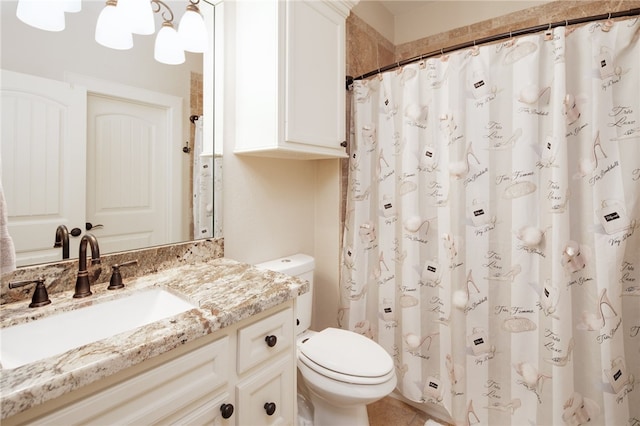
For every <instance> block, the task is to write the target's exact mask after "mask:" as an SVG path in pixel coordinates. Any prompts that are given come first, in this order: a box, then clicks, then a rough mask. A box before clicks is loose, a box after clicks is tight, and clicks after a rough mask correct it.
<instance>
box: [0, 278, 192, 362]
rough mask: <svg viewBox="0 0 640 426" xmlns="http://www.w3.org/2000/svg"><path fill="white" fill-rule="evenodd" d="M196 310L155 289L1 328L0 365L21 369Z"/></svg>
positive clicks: (182, 301)
mask: <svg viewBox="0 0 640 426" xmlns="http://www.w3.org/2000/svg"><path fill="white" fill-rule="evenodd" d="M195 307H196V306H194V305H192V304H191V303H189V302H187V301H185V300H183V299H181V298H180V297H178V296H175V295H173V294H171V293H170V292H168V291H166V290H163V289H157V288H154V289H150V290H141V291H139V292H136V293H133V294H132V295H130V296H126V297H123V298H120V299H115V300H110V301H108V302H103V303H96V304H95V305H91V306H87V307H83V308H78V309H76V310H73V311H69V312H64V313H61V314H57V315H52V316H49V317H45V318H42V319H39V320H36V321H32V322H28V323H25V324H19V325H14V326H12V327H7V328H3V329H1V330H0V363H1V364H2V368H4V369H12V368H16V367H20V366H21V365H25V364H29V363H32V362H35V361H38V360H41V359H44V358H48V357H50V356H53V355H58V354H62V353H64V352H67V351H68V350H70V349H73V348H78V347H80V346H83V345H86V344H88V343H92V342H97V341H98V340H102V339H105V338H108V337H111V336H115V335H116V334H118V333H122V332H124V331H127V330H133V329H134V328H137V327H140V326H143V325H147V324H151V323H152V322H155V321H158V320H161V319H163V318H168V317H171V316H173V315H176V314H179V313H181V312H185V311H188V310H190V309H193V308H195Z"/></svg>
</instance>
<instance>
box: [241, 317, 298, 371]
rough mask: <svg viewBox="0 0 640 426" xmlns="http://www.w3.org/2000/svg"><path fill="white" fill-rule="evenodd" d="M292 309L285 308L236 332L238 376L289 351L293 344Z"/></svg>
mask: <svg viewBox="0 0 640 426" xmlns="http://www.w3.org/2000/svg"><path fill="white" fill-rule="evenodd" d="M293 321H294V319H293V309H292V308H287V309H285V310H282V311H280V312H277V313H275V314H273V315H271V316H268V317H266V318H264V319H262V320H260V321H258V322H255V323H253V324H251V325H248V326H246V327H243V328H241V329H239V330H238V358H237V359H238V365H237V369H238V374H242V373H244V372H246V371H247V370H249V369H251V368H253V367H255V366H256V365H258V364H261V363H263V362H265V361H266V360H268V359H270V358H271V357H273V356H275V355H277V354H279V353H282V352H284V351H285V350H289V349H290V348H291V346H292V344H293V333H294V332H293Z"/></svg>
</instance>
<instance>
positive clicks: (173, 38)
mask: <svg viewBox="0 0 640 426" xmlns="http://www.w3.org/2000/svg"><path fill="white" fill-rule="evenodd" d="M151 4H152V5H153V8H154V9H153V11H154V12H155V13H159V12H160V6H164V7H165V9H166V10H165V11H164V12H162V19H163V20H164V22H163V23H162V28H160V31H158V35H157V36H156V43H155V46H154V49H153V57H154V58H155V59H156V61H158V62H162V63H163V64H169V65H178V64H181V63H183V62H184V59H185V58H184V48H183V47H182V43H181V41H180V36H179V35H178V32H177V31H176V29H175V28H174V27H173V11H172V10H171V8H169V6H167V4H166V3H165V2H163V1H161V0H151Z"/></svg>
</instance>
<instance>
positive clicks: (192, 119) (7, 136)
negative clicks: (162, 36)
mask: <svg viewBox="0 0 640 426" xmlns="http://www.w3.org/2000/svg"><path fill="white" fill-rule="evenodd" d="M165 3H166V5H167V6H168V7H169V8H170V9H171V11H172V12H173V14H174V25H175V26H176V27H178V22H179V20H180V17H181V16H182V14H183V13H184V11H185V9H186V6H187V4H188V1H186V0H182V1H166V2H165ZM104 6H105V4H104V2H100V1H83V2H82V10H81V11H80V12H77V13H66V14H65V29H64V30H62V31H59V32H49V31H43V30H39V29H36V28H33V27H30V26H28V25H27V24H25V23H23V22H22V21H20V20H19V19H18V18H17V17H16V8H17V1H2V2H0V7H1V8H2V9H1V14H0V19H1V22H0V24H1V25H0V28H1V29H0V31H1V32H0V36H1V43H2V44H1V46H0V47H1V58H0V59H1V61H0V68H2V73H3V74H2V103H3V104H2V135H1V136H2V146H1V148H2V150H1V151H0V152H1V156H0V164H1V167H2V170H1V172H2V186H3V190H4V195H5V198H6V200H7V210H8V213H9V232H10V234H11V236H12V238H13V241H14V244H15V246H16V260H17V266H26V265H31V264H36V263H44V262H51V261H58V260H61V259H62V257H63V253H62V249H61V248H54V247H53V246H54V242H55V239H56V229H57V228H58V226H60V225H64V226H65V227H66V228H67V230H68V231H69V232H70V233H71V234H78V236H76V237H74V236H70V237H69V241H70V249H69V254H70V257H71V258H73V257H77V254H78V250H77V245H78V243H79V240H80V236H79V235H82V234H84V233H85V232H91V233H93V234H94V235H96V237H97V238H98V240H99V241H100V249H101V253H110V252H115V251H123V250H130V249H138V248H144V247H149V246H155V245H161V244H168V243H175V242H181V241H187V240H193V239H197V238H206V237H211V236H213V208H212V205H213V152H212V151H213V150H212V148H210V147H209V146H212V141H208V142H207V140H204V141H202V134H203V129H202V126H203V122H204V120H202V119H201V117H202V114H203V93H204V89H203V63H204V60H203V54H195V53H190V52H185V56H186V60H185V62H184V63H183V64H180V65H166V64H162V63H159V62H156V61H155V60H154V43H155V37H156V36H155V34H153V35H134V36H133V39H134V40H133V48H131V49H129V50H114V49H109V48H106V47H104V46H102V45H100V44H98V43H97V42H96V41H95V40H94V33H95V25H96V22H97V19H98V16H99V14H100V12H101V10H102V9H103V8H104ZM199 7H200V9H201V11H202V13H203V16H204V17H205V22H207V21H208V20H210V22H207V26H208V28H209V29H211V30H212V28H213V21H212V20H213V5H212V3H210V2H206V1H200V3H199ZM207 9H208V10H207ZM163 12H164V13H167V12H166V11H165V10H161V12H160V13H155V14H154V17H155V19H156V30H159V29H160V27H161V25H162V21H163V19H162V16H161V14H162V13H163ZM156 32H157V31H156ZM210 38H211V40H213V36H212V35H211V37H210ZM196 137H200V138H201V139H199V141H200V142H198V140H196ZM205 138H206V137H205ZM203 170H204V171H203ZM194 190H195V191H194ZM72 231H74V232H72Z"/></svg>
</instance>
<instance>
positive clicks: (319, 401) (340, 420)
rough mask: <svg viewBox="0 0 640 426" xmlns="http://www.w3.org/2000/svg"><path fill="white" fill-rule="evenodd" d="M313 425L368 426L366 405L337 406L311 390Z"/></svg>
mask: <svg viewBox="0 0 640 426" xmlns="http://www.w3.org/2000/svg"><path fill="white" fill-rule="evenodd" d="M310 393H311V403H312V404H313V426H369V415H368V414H367V406H366V405H354V406H350V407H337V406H335V405H332V404H330V403H328V402H327V401H325V400H324V399H323V398H322V397H320V396H319V395H317V394H316V393H315V392H313V391H311V392H310Z"/></svg>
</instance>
